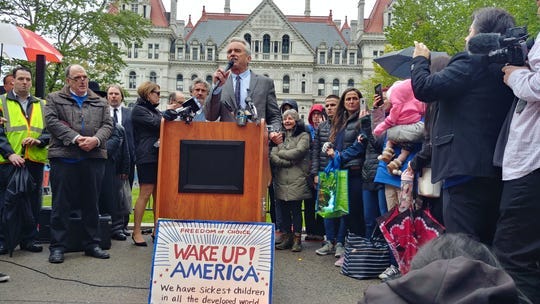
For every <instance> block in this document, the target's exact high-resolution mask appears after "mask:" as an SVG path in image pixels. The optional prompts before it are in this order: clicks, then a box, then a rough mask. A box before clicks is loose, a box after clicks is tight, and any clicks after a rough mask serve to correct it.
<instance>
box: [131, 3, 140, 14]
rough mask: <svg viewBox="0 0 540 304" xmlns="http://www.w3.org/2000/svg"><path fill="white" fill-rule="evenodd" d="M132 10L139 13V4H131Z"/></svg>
mask: <svg viewBox="0 0 540 304" xmlns="http://www.w3.org/2000/svg"><path fill="white" fill-rule="evenodd" d="M131 11H132V12H134V13H135V14H138V13H139V5H137V4H131Z"/></svg>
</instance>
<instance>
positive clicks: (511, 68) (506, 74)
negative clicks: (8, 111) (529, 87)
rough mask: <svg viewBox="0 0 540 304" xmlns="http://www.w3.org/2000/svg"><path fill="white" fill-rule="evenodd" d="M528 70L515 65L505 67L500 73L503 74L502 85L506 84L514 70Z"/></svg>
mask: <svg viewBox="0 0 540 304" xmlns="http://www.w3.org/2000/svg"><path fill="white" fill-rule="evenodd" d="M521 69H524V70H529V69H528V68H527V67H524V66H515V65H505V66H504V67H503V68H502V71H503V73H504V83H506V84H508V78H510V74H512V72H514V71H515V70H521Z"/></svg>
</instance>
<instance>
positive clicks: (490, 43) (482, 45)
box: [467, 33, 501, 55]
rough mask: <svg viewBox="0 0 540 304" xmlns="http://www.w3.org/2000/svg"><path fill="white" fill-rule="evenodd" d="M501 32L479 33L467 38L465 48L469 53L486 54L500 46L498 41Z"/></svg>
mask: <svg viewBox="0 0 540 304" xmlns="http://www.w3.org/2000/svg"><path fill="white" fill-rule="evenodd" d="M500 39H501V34H499V33H480V34H476V35H475V36H473V37H472V38H471V39H469V42H468V43H467V50H468V51H469V53H471V54H481V55H482V54H488V53H489V52H490V51H494V50H498V49H500V48H501V44H500V43H499V41H500Z"/></svg>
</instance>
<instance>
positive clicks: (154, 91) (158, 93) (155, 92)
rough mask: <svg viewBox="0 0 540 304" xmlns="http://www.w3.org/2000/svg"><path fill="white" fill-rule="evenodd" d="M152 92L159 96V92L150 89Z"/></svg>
mask: <svg viewBox="0 0 540 304" xmlns="http://www.w3.org/2000/svg"><path fill="white" fill-rule="evenodd" d="M152 93H156V94H157V96H159V94H161V92H158V91H152Z"/></svg>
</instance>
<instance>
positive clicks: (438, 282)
mask: <svg viewBox="0 0 540 304" xmlns="http://www.w3.org/2000/svg"><path fill="white" fill-rule="evenodd" d="M358 303H359V304H362V303H364V304H376V303H380V304H387V303H392V304H404V303H410V304H418V303H433V304H437V303H441V304H442V303H444V304H446V303H452V304H488V303H489V304H495V303H500V304H503V303H504V304H512V303H518V291H517V288H516V284H515V283H514V281H513V280H512V278H511V277H510V276H509V275H508V274H507V273H506V272H505V271H504V270H502V269H499V268H496V267H493V266H490V265H488V264H486V263H484V262H481V261H478V260H471V259H468V258H465V257H462V256H460V257H457V258H453V259H449V260H437V261H435V262H432V263H430V264H428V265H426V266H425V267H422V268H420V269H416V270H413V271H411V272H409V273H407V274H406V275H405V276H403V277H401V278H398V279H395V280H392V281H389V282H386V283H383V284H379V285H374V286H370V287H369V288H368V289H367V290H366V292H365V294H364V299H362V301H360V302H358Z"/></svg>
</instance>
